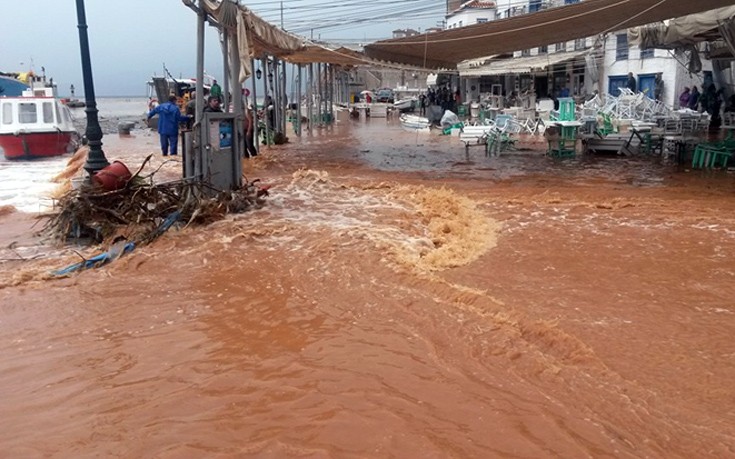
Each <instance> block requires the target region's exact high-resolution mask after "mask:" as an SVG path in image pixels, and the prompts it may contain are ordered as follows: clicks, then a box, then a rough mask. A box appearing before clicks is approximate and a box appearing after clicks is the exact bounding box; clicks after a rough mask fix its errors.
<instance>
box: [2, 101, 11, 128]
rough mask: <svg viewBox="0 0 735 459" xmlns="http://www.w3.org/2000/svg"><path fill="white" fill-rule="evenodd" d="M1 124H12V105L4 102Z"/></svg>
mask: <svg viewBox="0 0 735 459" xmlns="http://www.w3.org/2000/svg"><path fill="white" fill-rule="evenodd" d="M2 116H3V124H12V123H13V104H11V103H10V102H5V103H4V104H3V115H2Z"/></svg>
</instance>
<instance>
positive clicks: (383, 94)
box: [375, 88, 395, 104]
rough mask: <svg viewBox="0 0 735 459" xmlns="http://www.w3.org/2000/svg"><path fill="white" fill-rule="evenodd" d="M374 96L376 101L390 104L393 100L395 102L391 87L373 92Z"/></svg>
mask: <svg viewBox="0 0 735 459" xmlns="http://www.w3.org/2000/svg"><path fill="white" fill-rule="evenodd" d="M375 96H376V97H377V99H378V100H377V102H385V103H388V104H392V103H393V102H395V94H393V90H392V89H388V88H384V89H379V90H378V92H377V93H375Z"/></svg>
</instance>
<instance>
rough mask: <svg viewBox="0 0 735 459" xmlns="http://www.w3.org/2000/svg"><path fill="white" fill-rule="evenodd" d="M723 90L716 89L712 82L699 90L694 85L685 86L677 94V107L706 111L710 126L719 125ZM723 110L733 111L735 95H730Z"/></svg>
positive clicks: (723, 100) (723, 97) (723, 98)
mask: <svg viewBox="0 0 735 459" xmlns="http://www.w3.org/2000/svg"><path fill="white" fill-rule="evenodd" d="M725 102H726V101H725V91H724V89H723V88H720V89H717V87H716V86H715V84H714V83H710V84H709V85H707V87H706V89H704V90H703V91H702V92H699V89H697V87H696V86H692V88H691V89H690V88H689V87H685V88H684V91H682V93H681V94H680V95H679V108H688V109H690V110H695V111H700V110H701V111H703V112H707V113H709V115H710V126H719V125H720V124H721V123H722V117H721V114H720V112H721V110H722V104H723V103H725ZM724 111H725V112H735V95H733V96H730V99H729V100H727V104H726V105H725V110H724Z"/></svg>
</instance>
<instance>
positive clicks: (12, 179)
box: [0, 155, 69, 213]
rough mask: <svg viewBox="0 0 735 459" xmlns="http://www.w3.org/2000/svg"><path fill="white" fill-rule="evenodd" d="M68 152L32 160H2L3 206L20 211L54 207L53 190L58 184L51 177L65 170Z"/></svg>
mask: <svg viewBox="0 0 735 459" xmlns="http://www.w3.org/2000/svg"><path fill="white" fill-rule="evenodd" d="M68 160H69V155H64V156H59V157H55V158H49V159H38V160H32V161H23V160H20V161H8V160H4V159H0V206H13V207H15V208H16V209H17V210H18V211H20V212H31V213H35V212H44V211H47V210H49V209H50V208H51V206H52V205H53V201H52V200H51V197H50V196H51V193H52V192H53V190H54V189H55V188H56V187H57V186H58V184H56V183H53V182H51V179H52V178H53V177H54V176H56V175H57V174H59V173H60V172H61V171H63V170H64V168H65V167H66V162H67V161H68Z"/></svg>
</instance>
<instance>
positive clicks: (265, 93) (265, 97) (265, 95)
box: [261, 56, 271, 146]
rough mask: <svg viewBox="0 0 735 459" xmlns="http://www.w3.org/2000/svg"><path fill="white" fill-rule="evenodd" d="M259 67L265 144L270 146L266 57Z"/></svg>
mask: <svg viewBox="0 0 735 459" xmlns="http://www.w3.org/2000/svg"><path fill="white" fill-rule="evenodd" d="M261 65H262V67H263V70H265V72H264V73H263V118H264V121H265V144H266V145H268V146H270V144H271V143H270V130H271V126H270V120H271V114H270V112H269V111H268V57H267V56H266V57H264V58H263V59H262V60H261Z"/></svg>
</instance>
